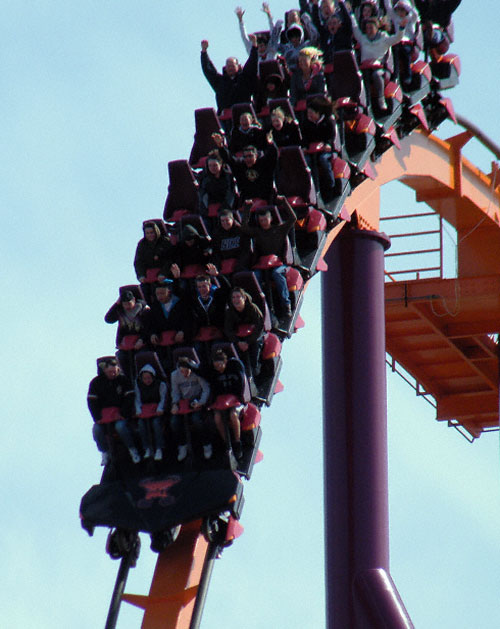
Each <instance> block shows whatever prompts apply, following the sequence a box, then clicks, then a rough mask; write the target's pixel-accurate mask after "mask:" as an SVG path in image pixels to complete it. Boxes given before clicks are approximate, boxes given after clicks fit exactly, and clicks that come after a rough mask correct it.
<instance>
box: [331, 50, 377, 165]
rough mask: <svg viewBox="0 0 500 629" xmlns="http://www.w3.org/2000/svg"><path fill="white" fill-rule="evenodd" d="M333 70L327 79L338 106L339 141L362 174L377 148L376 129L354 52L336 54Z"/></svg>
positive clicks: (333, 98)
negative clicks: (369, 111)
mask: <svg viewBox="0 0 500 629" xmlns="http://www.w3.org/2000/svg"><path fill="white" fill-rule="evenodd" d="M333 66H334V68H335V71H334V72H332V73H331V74H329V75H328V89H329V92H330V94H331V96H332V100H333V101H334V102H335V105H336V109H337V114H338V121H339V125H340V137H341V140H342V141H343V144H344V145H345V147H346V150H347V154H348V156H349V161H351V162H352V163H353V164H354V165H355V166H356V167H357V169H358V170H359V171H362V170H363V167H364V165H365V164H366V162H367V160H368V159H369V157H370V154H371V152H372V151H373V149H374V147H375V131H376V126H375V122H374V120H373V118H372V117H371V116H370V115H369V113H368V102H367V99H366V92H365V88H364V85H363V78H362V76H361V72H360V71H359V68H358V64H357V62H356V56H355V53H354V51H352V50H349V51H347V50H346V51H341V52H336V53H335V54H334V60H333Z"/></svg>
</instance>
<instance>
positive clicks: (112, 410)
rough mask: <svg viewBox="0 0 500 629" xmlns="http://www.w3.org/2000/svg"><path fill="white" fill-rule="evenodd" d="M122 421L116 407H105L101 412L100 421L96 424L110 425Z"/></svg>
mask: <svg viewBox="0 0 500 629" xmlns="http://www.w3.org/2000/svg"><path fill="white" fill-rule="evenodd" d="M119 419H123V417H122V415H121V413H120V409H119V408H118V406H105V407H104V408H103V409H102V410H101V419H100V420H99V421H98V422H97V423H98V424H112V423H113V422H116V421H118V420H119Z"/></svg>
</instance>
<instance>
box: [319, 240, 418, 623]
mask: <svg viewBox="0 0 500 629" xmlns="http://www.w3.org/2000/svg"><path fill="white" fill-rule="evenodd" d="M388 246H389V241H388V239H387V237H386V236H384V235H382V234H380V233H378V232H374V231H364V230H346V229H344V230H343V231H342V233H341V234H340V235H339V237H338V238H337V239H336V240H335V241H334V243H333V244H332V247H331V248H330V250H329V251H328V254H327V256H326V262H327V264H328V268H329V271H328V273H325V274H323V374H324V376H323V377H324V382H323V391H324V393H323V403H324V410H323V415H324V450H325V451H324V457H325V459H324V466H325V470H324V471H325V535H326V592H327V628H328V629H381V628H387V629H389V628H390V629H409V628H411V627H413V624H412V622H411V620H410V618H409V616H408V613H407V612H406V610H405V608H404V605H403V603H402V601H401V598H400V597H399V594H398V592H397V589H396V587H395V585H394V583H393V582H392V579H391V577H390V574H389V522H388V519H389V516H388V480H387V474H388V472H387V393H386V376H385V310H384V250H385V249H387V248H388Z"/></svg>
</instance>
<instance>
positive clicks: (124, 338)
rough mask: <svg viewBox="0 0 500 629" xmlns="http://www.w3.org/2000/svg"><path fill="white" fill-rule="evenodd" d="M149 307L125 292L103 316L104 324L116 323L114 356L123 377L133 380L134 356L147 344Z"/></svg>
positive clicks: (130, 292)
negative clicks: (115, 349)
mask: <svg viewBox="0 0 500 629" xmlns="http://www.w3.org/2000/svg"><path fill="white" fill-rule="evenodd" d="M148 310H149V306H148V305H147V303H146V302H145V301H144V300H143V299H136V298H135V296H134V293H133V292H132V291H130V290H126V291H124V292H122V293H121V294H120V296H119V297H118V300H117V301H116V302H115V303H114V304H113V305H112V306H111V308H110V309H109V310H108V312H107V313H106V314H105V315H104V321H106V323H116V322H117V321H118V329H117V331H116V347H117V348H118V351H117V352H116V356H117V358H118V361H119V362H120V365H121V368H122V369H123V372H124V373H125V375H126V376H127V377H128V378H130V380H134V378H135V363H134V356H135V354H136V353H137V352H139V351H140V350H141V349H143V348H144V346H145V345H146V344H147V336H146V334H147V330H146V327H147V324H146V319H147V316H148Z"/></svg>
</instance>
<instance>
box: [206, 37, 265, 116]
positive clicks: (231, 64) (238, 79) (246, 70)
mask: <svg viewBox="0 0 500 629" xmlns="http://www.w3.org/2000/svg"><path fill="white" fill-rule="evenodd" d="M249 38H250V39H251V42H252V50H251V52H250V55H249V57H248V60H247V62H246V63H245V65H244V66H243V68H242V67H241V66H240V64H239V62H238V59H236V57H228V58H227V59H226V65H225V66H224V68H223V70H222V74H220V73H219V72H217V70H216V68H215V66H214V64H213V63H212V61H211V60H210V57H209V56H208V53H207V49H208V41H207V40H206V39H204V40H203V41H202V42H201V68H202V70H203V74H204V75H205V78H206V79H207V81H208V82H209V83H210V85H211V87H212V89H213V90H214V92H215V100H216V101H217V113H218V114H221V113H222V111H223V110H224V109H228V108H230V107H232V106H233V105H235V104H236V103H249V102H250V101H251V100H252V96H253V93H254V92H255V90H256V87H257V65H258V55H257V38H256V37H255V35H249Z"/></svg>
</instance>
